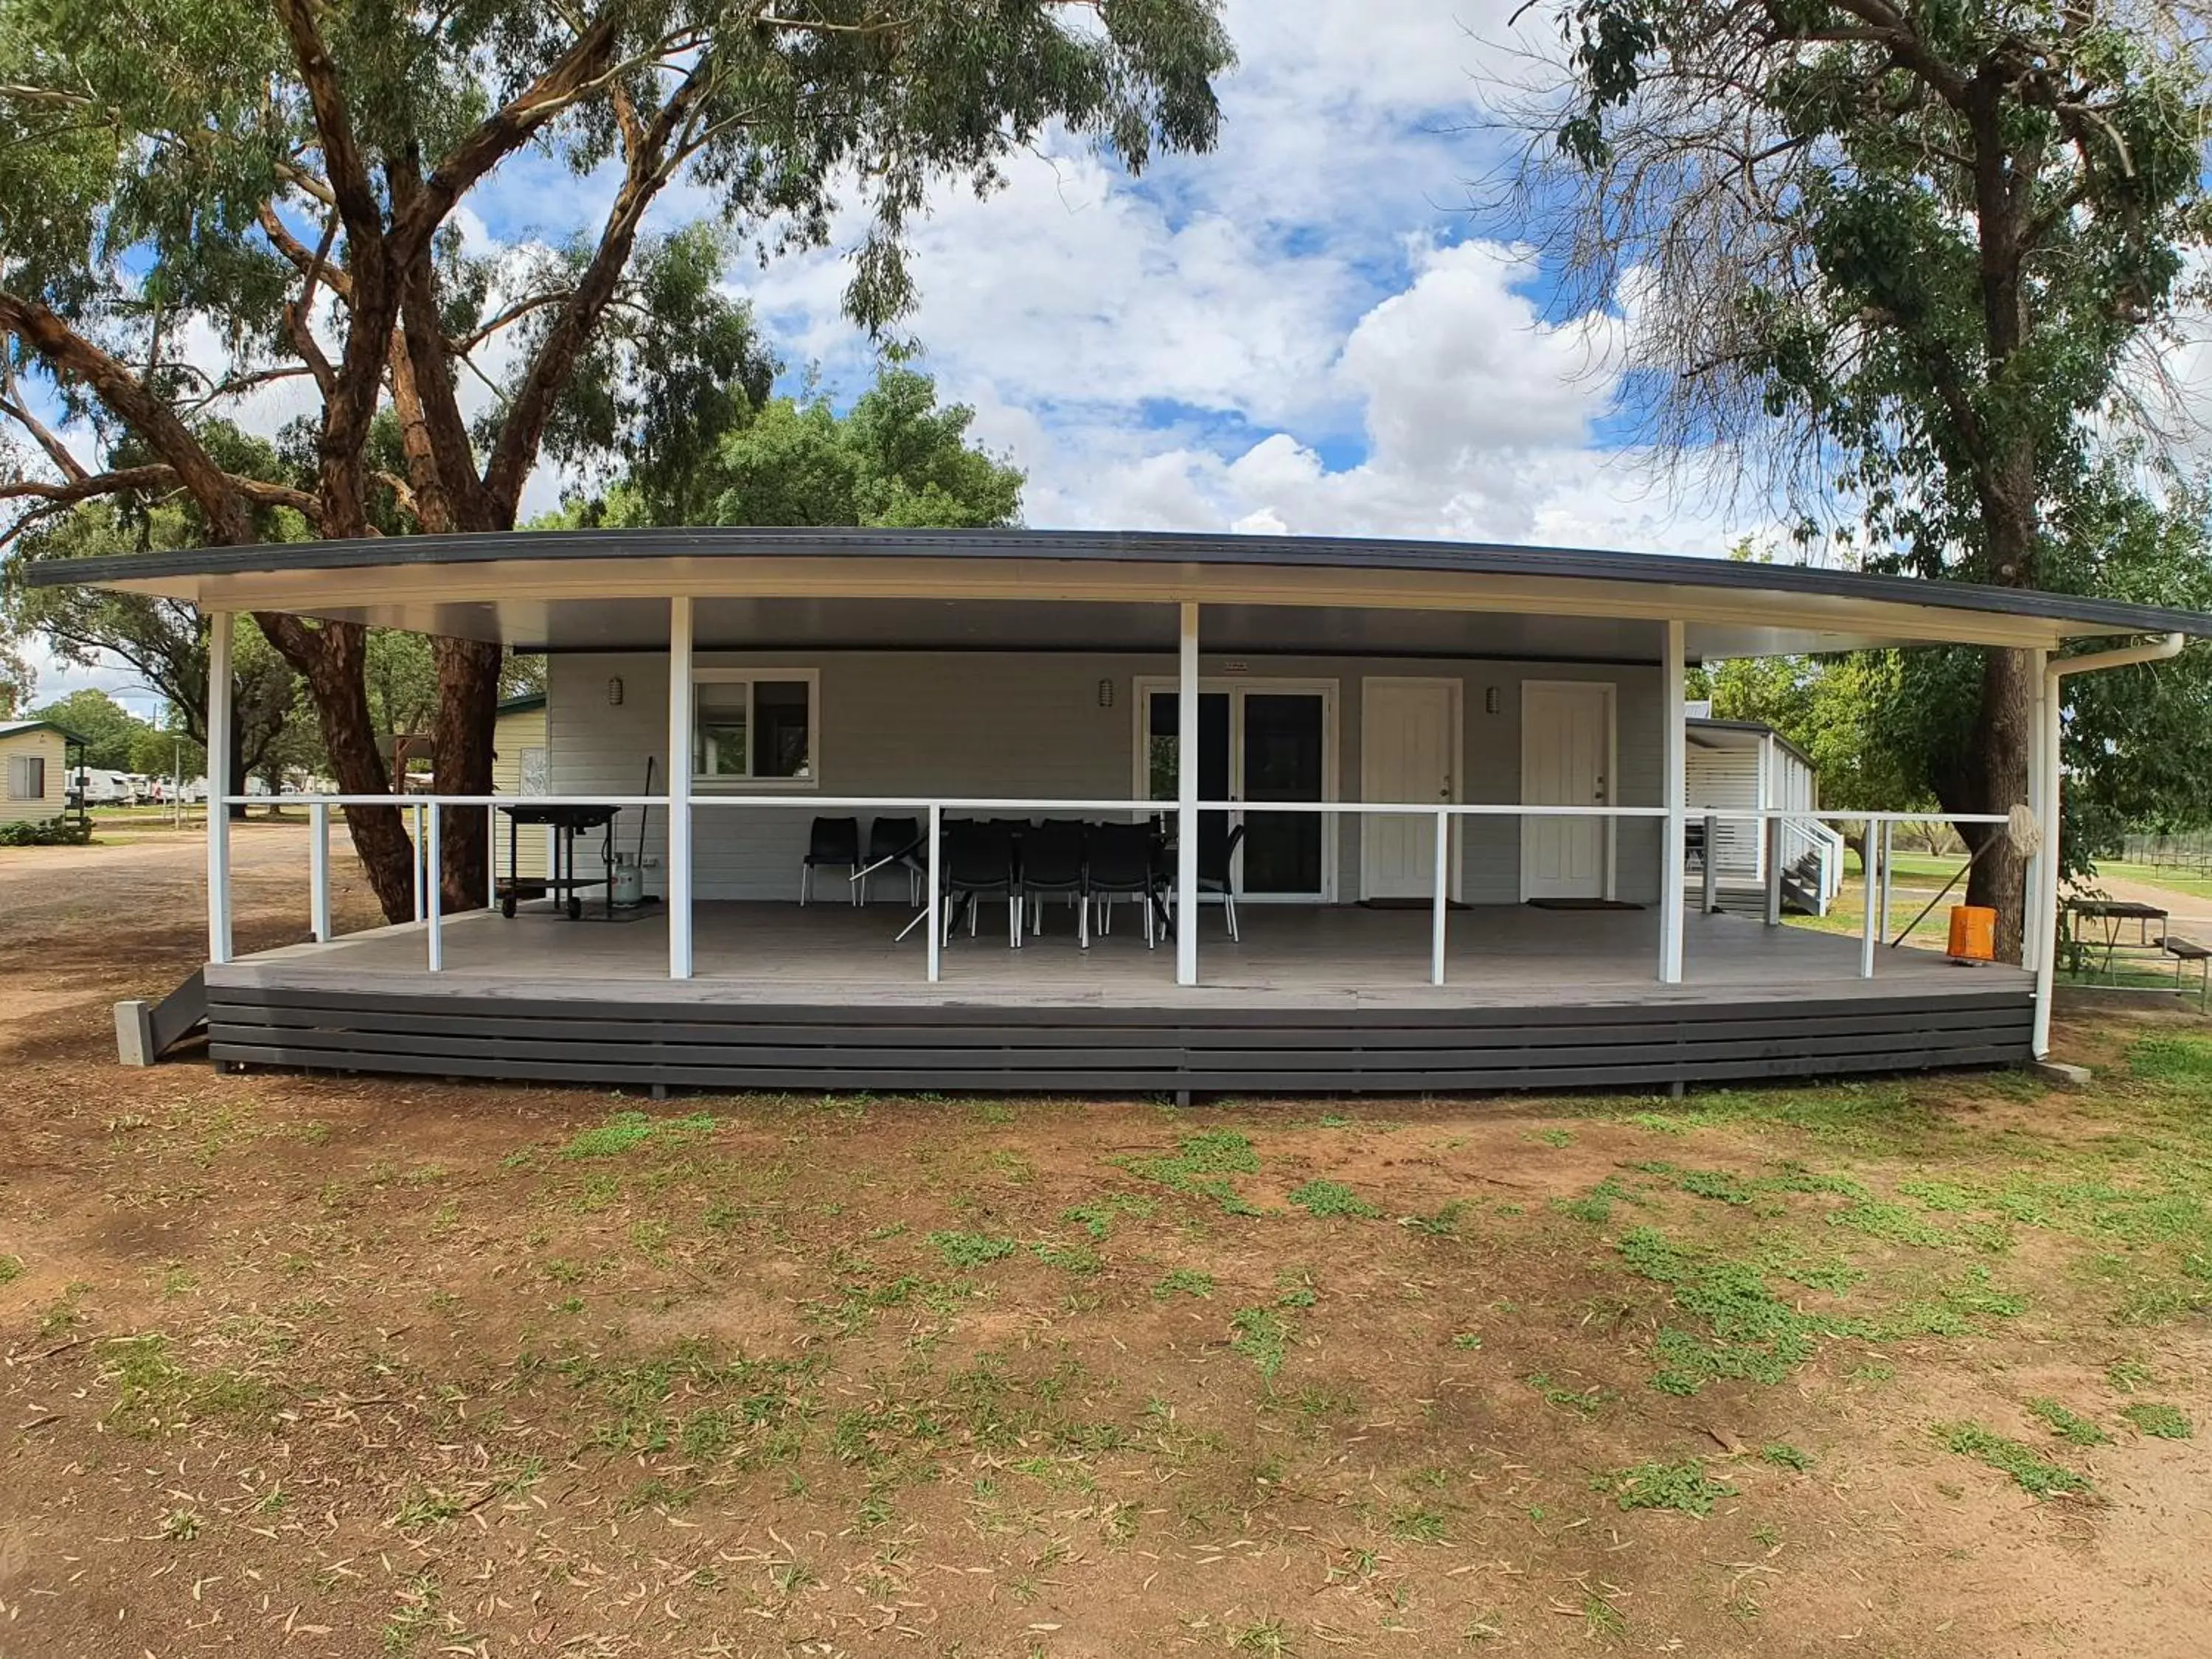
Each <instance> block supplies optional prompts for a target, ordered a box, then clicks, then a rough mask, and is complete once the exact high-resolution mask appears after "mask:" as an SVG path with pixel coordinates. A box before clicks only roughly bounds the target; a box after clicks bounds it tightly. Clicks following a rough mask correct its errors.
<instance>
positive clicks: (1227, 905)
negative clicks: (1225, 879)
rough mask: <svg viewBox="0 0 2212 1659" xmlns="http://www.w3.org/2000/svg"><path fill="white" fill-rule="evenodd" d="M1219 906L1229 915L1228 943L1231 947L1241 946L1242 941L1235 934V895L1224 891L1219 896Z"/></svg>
mask: <svg viewBox="0 0 2212 1659" xmlns="http://www.w3.org/2000/svg"><path fill="white" fill-rule="evenodd" d="M1221 906H1222V908H1223V909H1225V910H1226V911H1227V912H1228V913H1229V942H1230V943H1231V945H1241V944H1243V942H1244V941H1243V939H1242V938H1241V937H1240V936H1239V935H1238V933H1237V895H1236V894H1234V893H1231V892H1228V891H1224V892H1223V894H1222V895H1221Z"/></svg>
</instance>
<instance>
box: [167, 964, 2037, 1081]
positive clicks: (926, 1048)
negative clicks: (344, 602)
mask: <svg viewBox="0 0 2212 1659" xmlns="http://www.w3.org/2000/svg"><path fill="white" fill-rule="evenodd" d="M208 1022H209V1050H208V1052H209V1055H210V1059H211V1060H214V1061H215V1062H216V1063H217V1064H227V1065H244V1066H283V1067H300V1068H308V1069H313V1070H320V1071H337V1072H368V1073H400V1074H409V1075H434V1076H450V1077H465V1078H482V1079H499V1080H505V1081H512V1082H542V1083H570V1084H580V1085H622V1086H639V1085H647V1086H650V1085H659V1086H665V1087H678V1088H685V1089H711V1090H743V1089H777V1090H817V1089H818V1090H827V1091H860V1090H868V1091H921V1090H931V1091H951V1090H958V1091H999V1092H1022V1093H1040V1092H1085V1093H1110V1094H1150V1093H1168V1092H1174V1093H1183V1092H1194V1093H1200V1094H1205V1095H1227V1094H1255V1093H1269V1094H1316V1095H1335V1094H1361V1093H1393V1094H1421V1093H1446V1092H1468V1091H1492V1090H1509V1089H1587V1088H1651V1087H1663V1086H1667V1085H1674V1084H1677V1083H1682V1084H1694V1083H1745V1082H1757V1081H1759V1080H1761V1079H1784V1078H1809V1077H1826V1076H1841V1075H1849V1074H1855V1073H1856V1074H1863V1073H1881V1072H1897V1071H1910V1070H1919V1069H1927V1068H1933V1067H1945V1066H1990V1065H2004V1064H2013V1063H2019V1062H2021V1061H2025V1060H2027V1058H2028V1055H2029V1043H2030V1041H2031V1037H2032V1026H2033V1001H2032V1000H2031V999H2030V998H2029V997H2028V996H2027V994H2024V993H2021V992H2015V991H2011V990H2005V991H1993V992H1990V993H1986V994H1971V995H1960V994H1953V995H1948V996H1945V997H1943V998H1942V999H1940V1000H1929V999H1928V998H1926V997H1877V996H1867V995H1863V994H1861V995H1854V996H1842V997H1832V998H1826V999H1822V998H1819V997H1792V998H1778V999H1775V1000H1771V1001H1764V1002H1747V1001H1745V1000H1741V998H1735V999H1730V1000H1725V1001H1723V1000H1716V1001H1714V1002H1713V1003H1711V1004H1710V1005H1680V1004H1668V1005H1665V1006H1641V1007H1638V1006H1617V1005H1611V1004H1607V1005H1590V1006H1547V1007H1538V1008H1519V1007H1512V1008H1433V1007H1430V1008H1401V1009H1387V1010H1386V1009H1356V1010H1341V1009H1340V1010H1316V1009H1301V1010H1297V1011H1295V1012H1291V1011H1285V1010H1283V1009H1280V1008H1267V1007H1265V1006H1253V1007H1233V1006H1232V1007H1207V1008H1196V1007H1190V1006H1173V1007H1153V1008H1143V1007H1114V1008H1100V1007H1070V1006H1042V1007H1007V1008H992V1007H984V1006H973V1005H957V1006H940V1007H937V1008H933V1009H928V1010H926V1011H923V1010H917V1009H915V1008H913V1007H911V1006H896V1005H894V1006H866V1005H854V1006H818V1005H797V1006H764V1005H761V1004H757V1003H737V1004H726V1005H702V1004H700V1003H696V1002H684V1003H666V1004H658V1005H656V1004H650V1003H635V1004H626V1005H624V1006H622V1008H621V1010H620V1012H619V1013H618V1014H616V1013H614V1012H613V1011H611V1010H607V1009H605V1008H603V1007H602V1008H594V1007H592V1006H589V1005H588V1004H586V1003H584V1002H583V1000H581V999H580V998H573V997H568V998H549V999H544V1000H537V999H526V998H519V997H512V996H501V997H491V996H477V997H472V996H468V995H455V994H451V993H447V994H439V995H435V996H423V995H419V994H415V995H410V994H404V993H356V992H338V991H332V990H329V989H318V988H313V987H301V988H297V989H290V988H286V987H280V986H274V985H270V984H265V983H264V984H254V985H235V986H222V987H210V992H209V1005H208Z"/></svg>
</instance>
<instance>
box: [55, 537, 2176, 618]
mask: <svg viewBox="0 0 2212 1659" xmlns="http://www.w3.org/2000/svg"><path fill="white" fill-rule="evenodd" d="M840 555H848V556H866V557H869V558H878V559H880V558H897V557H902V556H910V557H921V558H934V559H942V558H947V557H957V558H968V559H980V560H994V559H1030V560H1035V559H1064V560H1076V561H1083V560H1097V561H1112V562H1122V563H1156V564H1188V565H1211V566H1238V565H1249V566H1276V567H1289V568H1317V569H1350V570H1393V571H1420V572H1433V573H1443V574H1455V575H1504V576H1539V577H1550V578H1563V579H1570V580H1592V581H1607V582H1632V583H1650V584H1663V585H1675V586H1694V587H1705V588H1715V589H1726V590H1735V591H1737V592H1769V593H1778V594H1804V595H1808V596H1815V595H1817V596H1820V597H1824V598H1831V599H1867V600H1875V601H1882V602H1886V603H1889V604H1905V605H1925V606H1935V607H1937V608H1942V609H1948V610H1960V611H1984V612H1989V613H1993V614H2003V615H2012V616H2021V617H2039V618H2044V619H2047V620H2051V621H2054V622H2059V623H2071V624H2075V625H2076V626H2087V627H2090V628H2094V629H2103V630H2107V631H2110V632H2112V633H2146V634H2152V633H2181V634H2188V635H2194V636H2197V637H2212V616H2206V615H2203V614H2202V613H2199V612H2195V611H2173V610H2167V609H2165V608H2162V607H2160V606H2155V605H2128V604H2121V603H2118V602H2116V601H2112V600H2108V599H2085V598H2082V597H2080V596H2078V595H2075V594H2069V593H2049V592H2039V591H2034V590H2028V589H2021V588H2003V587H1984V586H1974V585H1972V584H1968V583H1963V582H1943V583H1933V582H1925V581H1920V580H1914V579H1912V578H1910V577H1903V576H1869V575H1861V574H1856V573H1852V572H1846V571H1835V570H1822V569H1815V568H1809V567H1805V566H1799V565H1778V564H1759V563H1752V562H1745V561H1741V560H1730V559H1718V558H1695V557H1686V556H1680V555H1669V554H1656V553H1630V552H1620V551H1607V550H1597V549H1588V548H1553V547H1515V546H1507V545H1501V544H1483V543H1462V542H1428V541H1411V540H1379V539H1376V540H1370V539H1364V538H1352V537H1311V536H1246V535H1224V534H1211V533H1209V534H1199V533H1190V532H1136V531H1082V530H872V529H757V528H750V527H744V528H739V527H726V526H717V527H707V528H692V529H657V530H556V531H507V532H497V533H486V534H478V535H468V536H404V537H381V538H365V539H355V540H347V541H319V542H282V543H270V544H262V545H258V546H254V547H210V548H196V549H190V550H183V551H178V552H159V553H129V554H118V555H115V556H110V557H106V558H94V559H72V560H67V561H59V560H55V561H40V562H35V563H33V564H32V565H31V566H30V567H29V571H28V575H29V580H30V581H31V583H32V585H33V586H70V585H72V584H76V583H106V582H137V581H148V580H158V579H161V578H167V577H190V576H214V575H229V574H246V573H258V572H270V571H308V570H343V569H355V568H374V567H394V566H425V565H462V564H478V563H488V562H499V561H502V560H510V559H532V560H564V559H604V558H608V557H621V556H661V557H669V556H680V557H684V558H694V559H696V558H744V557H763V556H786V557H789V556H800V557H828V556H840Z"/></svg>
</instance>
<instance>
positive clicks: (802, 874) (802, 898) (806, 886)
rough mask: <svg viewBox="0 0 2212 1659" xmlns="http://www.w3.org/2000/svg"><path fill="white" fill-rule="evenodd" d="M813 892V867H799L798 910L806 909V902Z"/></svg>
mask: <svg viewBox="0 0 2212 1659" xmlns="http://www.w3.org/2000/svg"><path fill="white" fill-rule="evenodd" d="M813 892H814V866H812V865H811V864H802V865H800V866H799V908H800V909H802V910H804V909H805V908H806V901H807V900H808V899H809V898H810V897H811V896H812V895H813Z"/></svg>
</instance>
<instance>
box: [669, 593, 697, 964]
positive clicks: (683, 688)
mask: <svg viewBox="0 0 2212 1659" xmlns="http://www.w3.org/2000/svg"><path fill="white" fill-rule="evenodd" d="M691 698H692V691H691V601H690V599H688V598H685V597H681V596H679V597H678V598H676V599H671V600H669V602H668V976H669V978H671V979H689V978H690V977H691V724H692V721H691Z"/></svg>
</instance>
